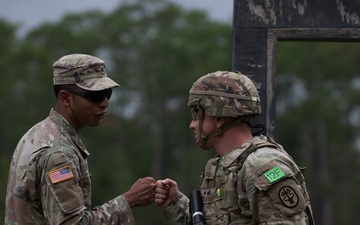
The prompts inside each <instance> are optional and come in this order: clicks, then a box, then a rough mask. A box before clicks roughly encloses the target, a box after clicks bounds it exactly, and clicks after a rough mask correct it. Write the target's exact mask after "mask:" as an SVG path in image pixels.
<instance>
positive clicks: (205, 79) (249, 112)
mask: <svg viewBox="0 0 360 225" xmlns="http://www.w3.org/2000/svg"><path fill="white" fill-rule="evenodd" d="M188 106H189V107H199V106H201V107H202V108H204V110H205V111H206V113H207V114H209V115H210V116H213V117H241V116H245V117H247V118H248V119H250V118H252V117H255V116H258V115H260V113H261V106H260V97H259V94H258V91H257V90H256V87H255V84H254V83H253V82H252V81H251V80H250V79H249V78H248V77H247V76H245V75H243V74H241V73H239V72H228V71H217V72H213V73H209V74H206V75H204V76H202V77H201V78H199V79H198V80H197V81H196V82H195V83H194V84H193V86H192V88H191V89H190V91H189V100H188Z"/></svg>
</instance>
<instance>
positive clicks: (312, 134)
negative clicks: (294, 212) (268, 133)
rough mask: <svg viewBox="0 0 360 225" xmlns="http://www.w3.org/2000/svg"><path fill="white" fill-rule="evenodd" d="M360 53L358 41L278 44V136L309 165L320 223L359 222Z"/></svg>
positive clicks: (309, 180)
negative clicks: (355, 172) (357, 209)
mask: <svg viewBox="0 0 360 225" xmlns="http://www.w3.org/2000/svg"><path fill="white" fill-rule="evenodd" d="M359 50H360V46H359V45H358V44H357V43H356V44H355V43H336V42H331V43H330V42H329V43H319V42H305V43H304V42H284V43H280V44H279V49H278V87H277V90H278V91H277V101H278V103H277V109H278V110H277V121H278V123H277V124H278V126H277V133H278V138H279V141H280V143H282V144H283V145H284V146H285V149H286V150H287V151H289V152H290V153H291V155H293V156H294V157H295V158H296V159H297V160H298V162H299V163H300V165H301V164H305V165H306V166H307V170H306V173H305V175H306V177H307V180H308V182H307V183H308V187H309V189H310V195H311V198H312V206H313V208H314V211H315V218H316V222H317V223H318V224H324V225H325V224H326V225H331V224H354V223H356V221H358V220H359V215H358V213H357V211H356V210H354V209H356V207H357V206H358V204H359V203H358V202H359V201H360V195H359V192H358V191H357V189H358V188H359V185H360V177H359V176H356V175H355V174H354V171H358V170H359V169H360V168H359V166H360V164H359V162H360V156H359V150H360V149H359V148H360V146H359V144H358V140H359V138H358V137H359V131H360V129H359V128H360V127H359V109H360V108H359V101H358V99H359V97H360V80H359V71H360V64H359V62H360V51H359ZM294 53H295V54H294Z"/></svg>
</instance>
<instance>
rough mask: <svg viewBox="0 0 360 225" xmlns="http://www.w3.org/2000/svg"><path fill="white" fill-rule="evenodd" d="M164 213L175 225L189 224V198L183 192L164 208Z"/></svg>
mask: <svg viewBox="0 0 360 225" xmlns="http://www.w3.org/2000/svg"><path fill="white" fill-rule="evenodd" d="M164 214H165V216H166V217H167V218H169V219H170V220H171V221H172V222H173V224H175V225H188V224H189V199H188V198H187V197H186V196H185V195H184V194H183V193H181V192H179V194H178V196H177V197H176V198H175V199H174V200H172V201H171V202H170V204H169V205H168V206H167V207H166V208H165V209H164Z"/></svg>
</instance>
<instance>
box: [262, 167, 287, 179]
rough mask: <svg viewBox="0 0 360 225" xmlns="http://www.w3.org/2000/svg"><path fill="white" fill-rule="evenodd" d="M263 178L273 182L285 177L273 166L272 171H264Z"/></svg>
mask: <svg viewBox="0 0 360 225" xmlns="http://www.w3.org/2000/svg"><path fill="white" fill-rule="evenodd" d="M264 176H265V177H266V178H267V179H268V180H269V181H270V182H271V183H273V182H275V181H277V180H279V179H281V178H282V177H284V176H285V173H284V172H283V171H282V170H281V169H280V167H279V166H275V167H273V168H272V169H270V170H268V171H266V172H265V173H264Z"/></svg>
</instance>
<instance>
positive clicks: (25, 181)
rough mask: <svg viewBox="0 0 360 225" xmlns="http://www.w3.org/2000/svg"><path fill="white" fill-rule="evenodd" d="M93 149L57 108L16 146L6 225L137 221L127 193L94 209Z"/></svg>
mask: <svg viewBox="0 0 360 225" xmlns="http://www.w3.org/2000/svg"><path fill="white" fill-rule="evenodd" d="M88 155H89V153H88V151H87V150H86V148H85V147H84V145H83V143H82V141H81V139H80V138H79V136H78V135H77V133H76V132H75V130H74V129H73V128H72V127H71V126H70V124H69V123H68V122H67V121H66V120H65V119H64V118H63V117H62V116H61V115H60V114H58V113H57V112H56V111H55V110H54V109H52V110H51V111H50V115H49V117H47V118H46V119H45V120H43V121H42V122H40V123H38V124H36V125H35V126H34V127H33V128H31V129H30V130H29V131H28V132H27V133H26V134H25V135H24V136H23V138H22V139H21V140H20V142H19V143H18V145H17V147H16V150H15V152H14V155H13V158H12V161H11V166H10V172H9V178H8V187H7V195H6V213H5V225H13V224H17V225H24V224H36V225H42V224H56V225H58V224H135V222H134V217H133V214H132V211H131V208H130V207H129V205H128V203H127V201H126V199H125V198H124V197H123V196H122V195H120V196H118V197H116V198H114V199H112V200H110V201H108V202H106V203H105V204H103V205H101V206H99V207H95V208H94V209H93V210H91V179H90V172H89V168H88V164H87V160H86V157H87V156H88Z"/></svg>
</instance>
